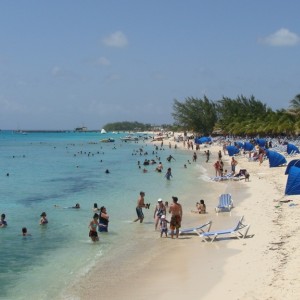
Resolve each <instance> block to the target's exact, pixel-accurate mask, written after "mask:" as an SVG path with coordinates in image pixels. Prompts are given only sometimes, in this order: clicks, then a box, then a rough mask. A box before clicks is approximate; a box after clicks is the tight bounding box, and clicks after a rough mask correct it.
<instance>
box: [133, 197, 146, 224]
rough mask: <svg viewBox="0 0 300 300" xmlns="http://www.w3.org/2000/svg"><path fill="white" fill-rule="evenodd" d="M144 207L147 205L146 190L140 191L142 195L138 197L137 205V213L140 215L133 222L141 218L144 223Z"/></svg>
mask: <svg viewBox="0 0 300 300" xmlns="http://www.w3.org/2000/svg"><path fill="white" fill-rule="evenodd" d="M143 207H146V205H145V192H140V197H139V198H138V201H137V206H136V214H137V216H138V217H137V219H136V220H134V221H133V222H137V221H138V220H140V223H143V220H144V213H143V209H142V208H143Z"/></svg>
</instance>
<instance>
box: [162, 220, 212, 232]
mask: <svg viewBox="0 0 300 300" xmlns="http://www.w3.org/2000/svg"><path fill="white" fill-rule="evenodd" d="M211 223H212V221H209V222H207V223H205V224H202V225H200V226H196V227H190V228H183V229H181V230H179V235H182V234H194V233H195V230H196V231H197V232H202V233H204V232H208V231H209V230H210V227H211ZM205 229H206V231H205ZM168 234H169V235H170V234H171V231H170V230H169V231H168Z"/></svg>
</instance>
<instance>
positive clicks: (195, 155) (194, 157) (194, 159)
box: [193, 152, 197, 162]
mask: <svg viewBox="0 0 300 300" xmlns="http://www.w3.org/2000/svg"><path fill="white" fill-rule="evenodd" d="M196 161H197V153H196V152H194V154H193V162H196Z"/></svg>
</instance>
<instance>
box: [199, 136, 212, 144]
mask: <svg viewBox="0 0 300 300" xmlns="http://www.w3.org/2000/svg"><path fill="white" fill-rule="evenodd" d="M209 142H211V138H210V137H207V136H202V137H201V138H196V139H195V143H196V144H204V143H209Z"/></svg>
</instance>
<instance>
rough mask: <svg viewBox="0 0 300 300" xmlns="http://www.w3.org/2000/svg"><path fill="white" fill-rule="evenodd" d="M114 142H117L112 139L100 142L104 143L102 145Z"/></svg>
mask: <svg viewBox="0 0 300 300" xmlns="http://www.w3.org/2000/svg"><path fill="white" fill-rule="evenodd" d="M114 141H115V140H114V139H111V138H108V139H102V140H100V142H102V143H113V142H114Z"/></svg>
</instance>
